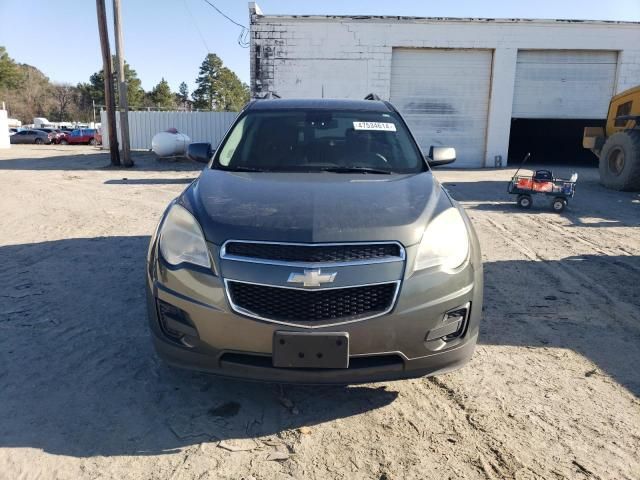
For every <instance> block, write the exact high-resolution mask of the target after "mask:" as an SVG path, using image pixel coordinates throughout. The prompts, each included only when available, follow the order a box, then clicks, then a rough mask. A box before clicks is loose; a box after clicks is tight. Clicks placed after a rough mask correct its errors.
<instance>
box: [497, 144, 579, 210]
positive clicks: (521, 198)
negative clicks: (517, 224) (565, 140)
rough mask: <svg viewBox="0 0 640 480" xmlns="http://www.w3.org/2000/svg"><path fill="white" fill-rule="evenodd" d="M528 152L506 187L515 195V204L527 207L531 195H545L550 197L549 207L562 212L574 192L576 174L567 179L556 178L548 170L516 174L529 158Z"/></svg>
mask: <svg viewBox="0 0 640 480" xmlns="http://www.w3.org/2000/svg"><path fill="white" fill-rule="evenodd" d="M530 156H531V154H530V153H528V154H527V156H526V157H525V158H524V160H523V161H522V163H521V164H520V166H519V167H518V170H516V173H515V174H514V175H513V178H511V181H510V182H509V186H508V188H507V191H508V193H510V194H511V195H517V196H518V198H517V200H516V203H517V205H518V206H519V207H520V208H524V209H528V208H531V206H532V205H533V195H545V196H547V197H551V199H552V200H551V207H552V208H553V210H554V211H555V212H558V213H560V212H562V211H563V210H564V209H565V207H566V206H567V204H568V203H569V199H570V198H573V195H574V194H575V192H576V182H577V181H578V174H577V173H574V174H573V175H571V178H569V179H562V178H557V177H555V176H554V174H553V172H552V171H550V170H536V171H535V172H534V173H533V174H531V175H518V172H519V171H520V169H521V168H522V165H524V163H525V162H526V161H527V160H528V159H529V157H530Z"/></svg>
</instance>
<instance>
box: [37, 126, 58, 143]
mask: <svg viewBox="0 0 640 480" xmlns="http://www.w3.org/2000/svg"><path fill="white" fill-rule="evenodd" d="M36 130H41V131H43V132H45V133H50V134H51V142H52V143H60V138H61V137H62V130H58V129H57V128H37V129H36Z"/></svg>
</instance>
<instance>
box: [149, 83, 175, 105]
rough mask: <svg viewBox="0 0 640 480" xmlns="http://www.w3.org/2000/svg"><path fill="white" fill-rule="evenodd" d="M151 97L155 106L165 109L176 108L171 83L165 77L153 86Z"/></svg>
mask: <svg viewBox="0 0 640 480" xmlns="http://www.w3.org/2000/svg"><path fill="white" fill-rule="evenodd" d="M150 97H151V100H152V102H153V104H154V106H155V107H158V108H162V109H165V110H166V109H171V108H175V103H174V99H173V93H171V87H169V83H168V82H167V81H166V80H165V79H164V77H163V78H162V80H160V82H159V83H158V84H157V85H156V86H155V87H153V89H152V90H151V94H150Z"/></svg>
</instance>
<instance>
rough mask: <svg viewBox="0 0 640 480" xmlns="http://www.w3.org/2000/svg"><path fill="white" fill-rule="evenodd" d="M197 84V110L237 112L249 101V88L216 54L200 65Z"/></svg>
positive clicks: (195, 95) (210, 55)
mask: <svg viewBox="0 0 640 480" xmlns="http://www.w3.org/2000/svg"><path fill="white" fill-rule="evenodd" d="M196 84H197V85H198V88H196V90H195V91H194V92H193V95H192V97H193V100H194V107H195V108H197V109H201V110H217V111H236V112H237V111H238V110H240V109H241V108H242V106H243V105H244V104H245V103H247V102H248V101H249V88H248V87H247V86H246V85H245V84H243V83H242V82H241V81H240V79H239V78H238V76H237V75H236V74H235V73H233V72H232V71H231V70H229V69H228V68H227V67H224V66H223V65H222V60H220V58H219V57H218V56H217V55H216V54H214V53H210V54H208V55H207V56H206V57H205V59H204V61H203V62H202V65H200V72H199V75H198V78H197V79H196Z"/></svg>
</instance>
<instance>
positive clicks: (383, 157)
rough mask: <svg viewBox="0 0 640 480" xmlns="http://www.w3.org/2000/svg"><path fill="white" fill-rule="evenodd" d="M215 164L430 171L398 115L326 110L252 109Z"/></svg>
mask: <svg viewBox="0 0 640 480" xmlns="http://www.w3.org/2000/svg"><path fill="white" fill-rule="evenodd" d="M213 166H214V168H218V169H223V170H235V171H269V172H291V171H305V172H316V171H317V172H320V171H328V172H335V173H351V172H362V173H381V174H389V173H417V172H421V171H424V170H426V169H427V168H426V164H425V162H424V159H423V158H422V155H421V154H420V151H419V150H418V148H417V147H416V145H415V142H414V141H413V139H412V138H411V137H410V135H409V132H408V131H407V128H406V127H405V125H404V122H402V120H401V119H400V118H399V117H398V116H397V115H396V114H395V113H392V112H371V111H343V110H339V111H329V110H321V109H315V110H278V111H253V112H252V111H248V112H247V113H246V114H245V115H243V116H242V117H241V118H240V119H239V121H238V122H237V123H236V124H235V126H234V128H233V130H232V131H231V133H230V134H229V135H228V136H227V138H226V140H225V142H224V144H223V145H222V146H221V147H220V148H219V149H218V151H217V154H216V157H215V160H214V164H213Z"/></svg>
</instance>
